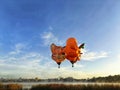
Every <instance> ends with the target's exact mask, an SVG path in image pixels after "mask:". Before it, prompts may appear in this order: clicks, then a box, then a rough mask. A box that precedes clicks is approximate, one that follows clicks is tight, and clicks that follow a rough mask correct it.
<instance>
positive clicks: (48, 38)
mask: <svg viewBox="0 0 120 90" xmlns="http://www.w3.org/2000/svg"><path fill="white" fill-rule="evenodd" d="M41 38H42V39H43V44H44V45H50V44H51V43H55V44H59V45H62V44H63V42H62V41H61V40H59V39H58V38H57V37H56V36H55V35H54V34H53V33H52V32H44V33H42V34H41Z"/></svg>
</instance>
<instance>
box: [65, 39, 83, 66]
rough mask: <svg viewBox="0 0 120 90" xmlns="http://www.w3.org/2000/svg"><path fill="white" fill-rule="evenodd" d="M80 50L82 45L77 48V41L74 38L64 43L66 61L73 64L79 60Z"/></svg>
mask: <svg viewBox="0 0 120 90" xmlns="http://www.w3.org/2000/svg"><path fill="white" fill-rule="evenodd" d="M81 48H84V43H83V44H81V45H80V46H79V47H78V44H77V41H76V39H75V38H73V37H72V38H68V39H67V41H66V47H65V49H64V52H65V58H66V59H68V60H69V61H70V62H71V63H72V67H73V64H74V63H75V62H77V61H78V60H80V58H81V54H82V53H81Z"/></svg>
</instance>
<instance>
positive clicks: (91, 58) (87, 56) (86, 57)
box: [82, 50, 108, 61]
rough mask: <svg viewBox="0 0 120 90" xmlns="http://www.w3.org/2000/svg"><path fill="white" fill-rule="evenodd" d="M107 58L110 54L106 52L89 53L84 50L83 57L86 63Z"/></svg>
mask: <svg viewBox="0 0 120 90" xmlns="http://www.w3.org/2000/svg"><path fill="white" fill-rule="evenodd" d="M106 57H108V53H107V52H105V51H101V52H89V51H87V50H83V55H82V59H83V60H86V61H94V60H97V59H101V58H106Z"/></svg>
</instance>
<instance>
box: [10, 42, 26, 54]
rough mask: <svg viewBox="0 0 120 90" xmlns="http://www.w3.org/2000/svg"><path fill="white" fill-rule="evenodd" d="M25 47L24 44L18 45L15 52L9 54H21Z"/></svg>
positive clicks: (14, 48) (14, 49)
mask: <svg viewBox="0 0 120 90" xmlns="http://www.w3.org/2000/svg"><path fill="white" fill-rule="evenodd" d="M25 47H26V45H25V44H23V43H17V44H15V46H14V47H13V51H11V52H10V53H9V54H19V53H20V52H21V51H22V49H24V48H25Z"/></svg>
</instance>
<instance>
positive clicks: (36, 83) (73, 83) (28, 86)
mask: <svg viewBox="0 0 120 90" xmlns="http://www.w3.org/2000/svg"><path fill="white" fill-rule="evenodd" d="M3 84H20V85H22V86H23V90H24V89H28V90H29V89H30V88H31V87H32V86H34V85H39V84H66V85H70V84H72V85H77V84H82V85H88V84H92V85H94V84H97V85H103V84H114V85H120V83H91V82H7V83H3Z"/></svg>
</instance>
